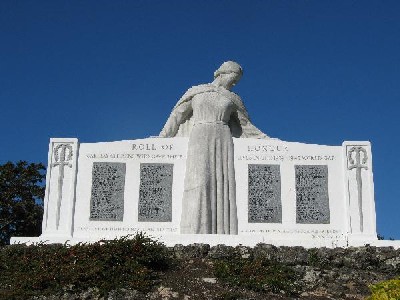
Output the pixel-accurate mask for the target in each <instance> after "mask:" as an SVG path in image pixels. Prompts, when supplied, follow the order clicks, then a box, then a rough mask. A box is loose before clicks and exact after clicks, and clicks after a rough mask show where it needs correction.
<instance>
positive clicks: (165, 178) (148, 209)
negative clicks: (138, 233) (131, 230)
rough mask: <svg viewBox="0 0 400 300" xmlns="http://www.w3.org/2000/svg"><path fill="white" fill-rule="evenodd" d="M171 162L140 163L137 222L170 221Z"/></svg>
mask: <svg viewBox="0 0 400 300" xmlns="http://www.w3.org/2000/svg"><path fill="white" fill-rule="evenodd" d="M172 179H173V164H140V189H139V222H171V221H172Z"/></svg>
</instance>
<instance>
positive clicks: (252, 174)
mask: <svg viewBox="0 0 400 300" xmlns="http://www.w3.org/2000/svg"><path fill="white" fill-rule="evenodd" d="M248 201H249V202H248V203H249V212H248V222H249V223H281V222H282V204H281V174H280V168H279V165H249V195H248Z"/></svg>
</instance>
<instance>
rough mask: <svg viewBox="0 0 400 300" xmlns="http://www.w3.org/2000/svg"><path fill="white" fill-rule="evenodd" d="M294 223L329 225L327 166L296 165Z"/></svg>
mask: <svg viewBox="0 0 400 300" xmlns="http://www.w3.org/2000/svg"><path fill="white" fill-rule="evenodd" d="M295 170H296V208H297V216H296V222H297V223H301V224H329V222H330V213H329V196H328V166H326V165H297V166H295Z"/></svg>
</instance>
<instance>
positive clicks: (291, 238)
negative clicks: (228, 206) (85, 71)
mask: <svg viewBox="0 0 400 300" xmlns="http://www.w3.org/2000/svg"><path fill="white" fill-rule="evenodd" d="M187 142H188V140H187V138H147V139H140V140H128V141H119V142H106V143H82V144H79V143H78V141H77V140H76V139H51V141H50V146H49V164H48V171H47V188H46V197H45V213H44V218H43V234H42V236H41V237H40V238H39V239H36V241H38V240H43V241H49V242H60V241H61V242H65V241H66V240H69V241H70V242H71V243H76V242H80V241H95V240H99V239H102V238H108V239H112V238H115V237H118V236H124V235H127V234H134V233H135V232H137V231H144V232H147V233H148V234H150V235H152V236H154V237H157V238H159V239H160V240H162V241H164V242H165V243H167V244H168V245H172V244H177V243H180V244H190V243H194V242H198V243H208V244H211V245H214V244H227V245H238V244H243V245H255V244H257V243H260V242H263V243H271V244H275V245H288V246H291V245H300V246H305V247H321V246H326V247H336V246H341V247H346V246H349V245H362V244H366V243H369V244H374V243H377V241H376V220H375V218H376V217H375V206H374V193H373V177H372V154H371V145H370V143H368V142H344V143H343V145H342V146H323V145H312V144H302V143H294V142H284V141H280V140H259V139H234V144H235V176H236V196H237V197H236V198H237V207H238V226H239V234H238V235H187V234H180V226H179V224H180V218H181V214H182V211H181V210H182V195H183V182H184V176H185V161H186V151H187ZM58 145H70V146H68V147H67V146H59V147H58V148H57V146H58ZM63 147H64V148H65V149H66V150H65V151H66V153H67V157H64V158H62V160H64V161H66V160H67V159H68V162H67V163H68V165H64V177H63V179H62V186H63V187H62V191H61V197H60V189H59V183H60V171H59V169H60V166H59V165H57V162H58V163H59V162H60V157H56V156H55V152H56V149H57V151H58V152H59V153H61V152H60V151H61V150H62V148H63ZM354 147H362V149H363V150H357V149H359V148H357V149H356V148H354ZM353 148H354V149H353ZM351 149H353V150H352V152H351V151H350V150H351ZM69 151H72V155H71V156H69ZM357 151H359V152H360V153H361V154H360V157H361V163H364V164H365V168H361V171H358V174H359V175H357V168H356V167H353V168H350V166H352V165H354V164H355V160H356V152H357ZM349 152H351V155H349ZM364 155H365V157H366V159H365V161H364V162H363V159H364ZM350 158H351V159H353V161H351V159H350ZM99 162H109V163H124V164H125V170H126V173H125V185H124V191H123V204H124V211H123V219H122V221H104V220H103V221H100V220H93V219H90V211H91V197H92V182H93V180H92V168H93V163H99ZM65 163H66V162H65ZM141 163H167V164H173V185H172V219H171V221H170V222H138V205H139V204H138V201H139V189H140V164H141ZM249 164H258V165H271V164H272V165H279V170H280V175H281V205H282V220H281V222H278V223H249V222H248V193H249V191H248V187H249V183H248V178H249V176H248V165H249ZM296 165H310V166H316V165H317V166H320V165H322V166H327V170H328V176H327V180H328V196H329V212H330V214H329V223H326V224H300V223H298V222H297V221H296V177H295V166H296ZM360 179H361V181H362V184H361V185H360V183H359V181H360ZM360 186H361V189H360ZM360 190H361V192H362V196H361V198H360V197H359V195H358V193H359V191H360ZM360 201H361V206H362V208H361V210H360ZM58 206H59V207H60V214H59V216H60V217H59V220H58V221H57V219H58V217H57V216H58V212H57V210H58ZM360 212H362V215H363V222H362V224H363V226H362V227H361V226H360ZM57 224H58V226H57ZM28 240H30V241H35V239H28ZM28 240H27V239H24V238H13V240H12V242H14V243H15V242H18V241H20V242H21V241H22V242H26V241H28Z"/></svg>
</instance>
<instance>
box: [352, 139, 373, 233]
mask: <svg viewBox="0 0 400 300" xmlns="http://www.w3.org/2000/svg"><path fill="white" fill-rule="evenodd" d="M353 153H355V161H354V159H353ZM361 154H362V160H361ZM347 158H348V161H349V166H348V169H349V170H353V169H356V180H357V193H358V210H359V214H360V231H361V232H363V230H364V222H363V211H362V177H361V170H362V169H365V170H368V167H367V165H366V163H367V160H368V155H367V150H365V149H364V148H363V147H360V146H354V147H352V148H351V149H350V150H349V152H348V154H347Z"/></svg>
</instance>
